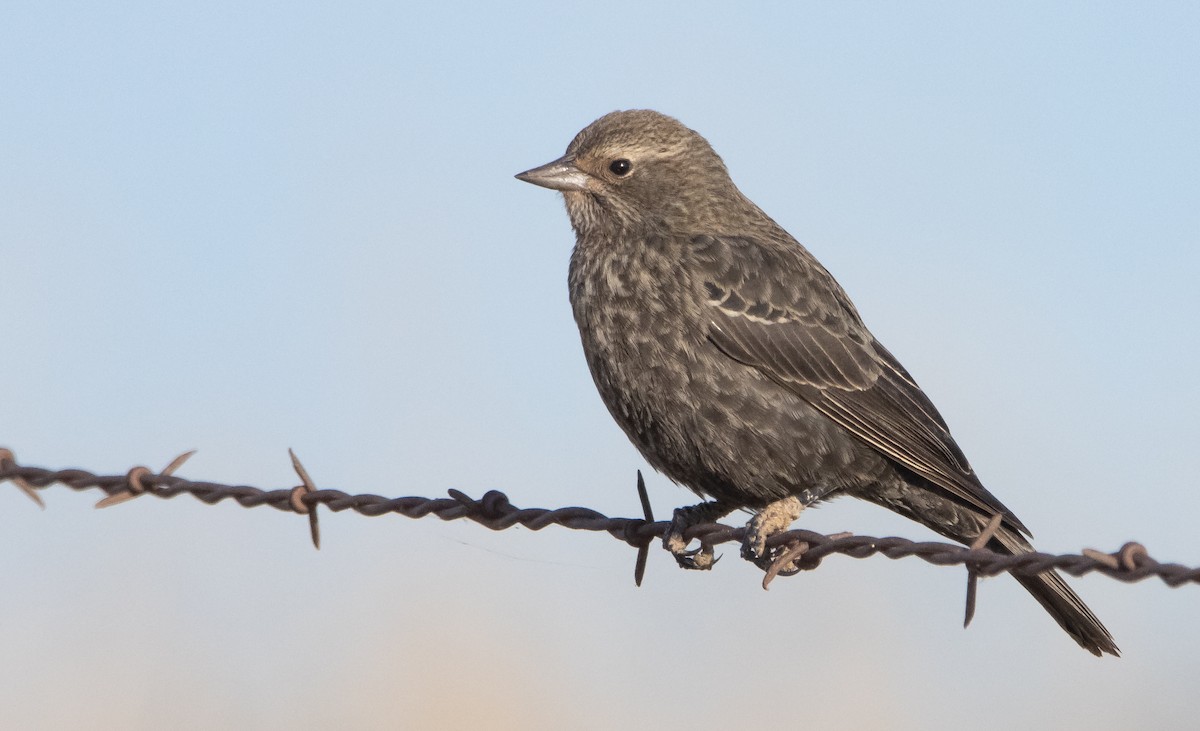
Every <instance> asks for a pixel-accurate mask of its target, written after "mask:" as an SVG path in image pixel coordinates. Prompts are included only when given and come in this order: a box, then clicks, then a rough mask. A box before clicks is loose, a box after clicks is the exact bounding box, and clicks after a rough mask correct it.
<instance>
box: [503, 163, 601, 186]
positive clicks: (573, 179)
mask: <svg viewBox="0 0 1200 731" xmlns="http://www.w3.org/2000/svg"><path fill="white" fill-rule="evenodd" d="M517 180H524V181H525V182H526V183H533V184H534V185H540V186H542V187H543V188H550V189H551V190H587V189H588V187H587V182H588V174H587V173H585V172H583V171H582V170H580V169H579V168H578V166H576V165H575V159H574V158H573V157H571V156H570V155H566V156H564V157H560V158H558V159H557V160H555V161H554V162H548V163H546V164H545V165H542V166H541V167H537V168H534V169H532V170H526V171H525V172H523V173H517Z"/></svg>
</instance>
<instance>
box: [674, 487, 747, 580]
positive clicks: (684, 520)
mask: <svg viewBox="0 0 1200 731" xmlns="http://www.w3.org/2000/svg"><path fill="white" fill-rule="evenodd" d="M729 510H730V509H729V508H727V507H726V506H725V505H724V504H722V503H720V502H716V501H714V502H711V503H700V504H699V505H692V506H690V507H686V508H676V509H675V513H674V515H672V517H671V526H670V527H669V528H667V532H666V533H665V534H664V535H663V547H664V548H666V549H667V550H668V551H670V552H671V554H672V555H673V556H675V562H676V563H678V564H679V566H680V568H685V569H697V570H700V571H707V570H708V569H711V568H712V567H713V564H715V563H716V562H717V559H716V558H714V556H713V547H712V546H711V545H709V544H707V543H704V542H703V541H701V543H700V547H699V548H693V549H691V550H688V542H689V541H688V539H687V537H686V536H685V535H684V533H686V532H687V530H688V528H691V527H692V526H694V525H699V524H700V523H711V522H713V521H714V520H717V519H719V518H720V517H721V516H723V515H725V514H726V513H728V512H729Z"/></svg>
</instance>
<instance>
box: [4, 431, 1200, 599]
mask: <svg viewBox="0 0 1200 731" xmlns="http://www.w3.org/2000/svg"><path fill="white" fill-rule="evenodd" d="M289 454H291V453H290V451H289ZM191 455H192V452H188V453H185V454H183V455H180V456H179V457H177V458H175V459H174V460H172V461H171V463H170V464H169V465H168V466H167V467H166V468H164V469H163V471H162V472H159V473H154V472H152V471H151V470H150V469H149V468H146V467H134V468H133V469H131V470H129V471H128V472H127V473H125V474H123V475H106V476H105V475H96V474H93V473H91V472H88V471H86V470H81V469H64V470H50V469H46V468H43V467H27V466H24V465H21V464H19V463H18V462H17V461H16V458H15V457H14V455H13V453H12V452H11V451H10V450H8V449H4V448H2V447H0V483H2V482H5V481H9V482H12V483H13V484H14V485H16V487H18V488H19V489H20V490H21V491H22V492H24V493H25V494H26V495H28V496H29V497H30V498H31V499H32V500H33V501H34V502H36V503H37V504H38V505H42V504H43V503H42V500H41V498H40V496H39V495H38V490H42V489H45V488H46V487H48V486H50V485H54V484H60V485H65V486H66V487H69V488H71V489H73V490H78V491H82V490H100V491H101V492H104V493H105V494H106V495H105V497H104V498H102V499H101V500H100V501H99V502H98V503H97V505H96V507H107V506H111V505H115V504H118V503H121V502H125V501H127V500H130V499H133V498H135V497H138V496H140V495H143V494H145V495H153V496H155V497H158V498H163V499H169V498H173V497H176V496H177V495H183V494H187V495H191V496H192V497H194V498H195V499H197V500H199V501H201V502H203V503H207V504H209V505H215V504H216V503H219V502H222V501H225V500H233V501H234V502H236V503H237V504H239V505H241V506H242V507H245V508H252V507H257V506H260V505H269V506H271V507H273V508H275V509H276V510H282V511H285V512H290V513H297V514H300V515H307V516H308V521H309V529H310V532H311V536H312V540H313V544H314V545H316V546H317V547H318V548H319V547H320V546H319V533H318V524H317V507H318V506H324V507H326V508H328V509H329V510H332V511H333V512H341V511H343V510H352V511H354V512H356V513H359V514H361V515H366V516H377V515H386V514H390V513H395V514H398V515H403V516H405V517H408V518H423V517H425V516H428V515H434V516H437V517H438V518H441V519H442V520H459V519H466V520H471V521H474V522H476V523H479V524H480V525H483V526H486V527H488V528H491V529H492V530H504V529H506V528H511V527H513V526H515V525H522V526H525V527H526V528H529V529H531V530H535V531H536V530H541V529H542V528H545V527H546V526H548V525H559V526H562V527H564V528H569V529H572V530H586V531H596V532H606V533H608V534H609V535H611V536H613V537H614V538H617V539H619V540H622V541H624V542H626V543H628V544H629V545H631V546H634V547H635V548H637V549H638V558H637V562H636V565H635V569H634V577H635V580H636V581H637V583H638V584H639V585H640V584H641V581H642V576H643V572H644V571H645V566H646V557H647V554H648V552H649V548H650V546H651V544H652V543H653V542H654V541H655V539H659V538H661V537H662V536H663V534H664V533H665V532H666V531H667V529H668V527H669V526H670V523H669V522H666V521H655V520H654V516H653V514H652V513H651V511H650V502H649V499H648V498H647V496H646V489H645V484H644V482H643V481H642V476H641V473H640V472H639V473H638V494H639V497H640V498H641V502H642V509H643V512H644V517H642V518H610V517H608V516H606V515H603V514H601V513H599V512H597V511H595V510H591V509H590V508H579V507H570V508H557V509H546V508H518V507H516V506H514V505H512V504H511V503H510V502H509V501H508V496H506V495H505V494H504V493H502V492H498V491H496V490H490V491H488V492H487V493H485V494H484V495H483V497H482V498H480V499H478V500H476V499H474V498H471V497H469V496H468V495H466V494H464V493H462V492H460V491H458V490H449V491H448V492H449V497H444V498H427V497H398V498H387V497H382V496H380V495H370V494H361V495H351V494H348V493H345V492H342V491H341V490H322V489H319V488H317V486H316V484H315V483H314V482H313V480H312V479H311V477H309V475H308V473H307V471H305V469H304V467H303V465H301V464H300V461H299V459H297V458H296V456H295V454H291V457H292V465H293V468H294V469H295V470H296V473H297V474H298V475H299V476H300V479H301V483H302V484H301V485H299V486H297V487H294V488H286V489H276V490H263V489H260V488H257V487H250V486H248V485H223V484H218V483H213V482H198V481H193V480H186V479H184V478H182V477H177V476H175V475H174V474H173V473H174V472H175V470H177V469H178V468H179V467H180V466H181V465H182V464H183V462H184V461H185V460H186V459H187V458H188V457H190V456H191ZM993 523H994V524H995V525H998V524H996V523H995V521H993ZM995 525H993V526H991V530H994V529H995ZM744 532H745V529H744V528H735V527H733V526H729V525H724V524H722V523H705V524H701V525H695V526H692V527H691V528H689V529H688V530H687V532H686V533H685V537H686V538H688V539H689V540H698V541H700V543H701V545H702V546H703V547H705V548H706V549H707V548H711V547H712V546H715V545H718V544H721V543H727V542H731V541H734V542H741V540H742V537H743V535H744ZM987 535H988V532H987V531H985V533H984V535H983V536H981V540H978V541H975V543H974V544H973V545H972V546H970V547H964V546H959V545H955V544H951V543H941V542H935V541H910V540H908V539H906V538H896V537H889V538H872V537H870V536H856V535H852V534H849V533H839V534H836V535H828V536H827V535H822V534H820V533H815V532H813V531H808V530H802V529H793V530H789V531H784V532H782V533H778V534H776V535H774V536H772V537H771V538H770V539H769V540H768V541H767V545H768V547H770V548H772V549H774V553H773V554H772V555H773V557H774V561H773V562H772V563H771V564H770V565H768V566H766V567H765V568H766V576H765V577H764V579H763V588H766V587H767V585H768V584H769V583H770V582H771V580H772V579H774V578H775V577H776V576H777V575H791V574H794V573H796V572H798V571H801V570H810V569H814V568H816V567H817V566H818V565H819V564H820V562H821V560H822V559H823V558H824V557H826V556H828V555H830V554H835V553H836V554H843V555H846V556H851V557H853V558H867V557H869V556H874V555H876V554H883V555H884V556H887V557H888V558H891V559H897V558H906V557H909V556H915V557H917V558H920V559H922V560H924V561H927V562H928V563H932V564H935V565H938V566H966V567H967V569H968V577H969V580H968V598H967V621H968V622H969V621H970V616H971V613H972V609H973V605H974V601H973V599H974V593H975V592H974V591H973V589H974V582H975V577H977V576H995V575H997V574H1001V573H1012V574H1021V575H1032V574H1038V573H1042V572H1045V571H1050V570H1054V569H1057V570H1060V571H1065V572H1066V573H1068V574H1071V575H1073V576H1082V575H1084V574H1088V573H1093V572H1094V573H1100V574H1104V575H1105V576H1109V577H1111V578H1114V579H1118V580H1120V581H1126V582H1135V581H1141V580H1142V579H1145V578H1147V577H1150V576H1157V577H1158V578H1159V579H1161V580H1162V581H1163V583H1165V584H1166V585H1167V586H1172V587H1176V586H1181V585H1183V584H1200V567H1198V568H1192V567H1188V566H1183V565H1180V564H1176V563H1160V562H1159V561H1156V560H1155V559H1153V558H1151V556H1150V555H1149V553H1148V552H1147V550H1146V548H1145V547H1144V546H1142V545H1141V544H1140V543H1133V542H1130V543H1126V544H1125V545H1124V546H1122V547H1121V548H1119V549H1118V550H1116V551H1114V552H1112V553H1104V552H1101V551H1096V550H1092V549H1084V550H1083V551H1082V552H1081V553H1079V554H1063V555H1053V554H1047V553H1037V552H1034V553H1024V554H1021V555H1017V556H1009V555H1005V554H1000V553H995V552H993V551H990V550H988V549H986V548H983V547H982V546H983V545H984V544H985V543H986V539H987Z"/></svg>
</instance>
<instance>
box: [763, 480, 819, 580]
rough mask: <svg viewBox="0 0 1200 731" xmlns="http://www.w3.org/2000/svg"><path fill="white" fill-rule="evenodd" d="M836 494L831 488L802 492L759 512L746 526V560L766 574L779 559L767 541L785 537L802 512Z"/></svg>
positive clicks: (789, 568)
mask: <svg viewBox="0 0 1200 731" xmlns="http://www.w3.org/2000/svg"><path fill="white" fill-rule="evenodd" d="M831 492H833V489H832V488H830V487H820V488H814V489H807V490H801V491H800V492H799V493H797V494H795V495H789V496H787V497H785V498H783V499H782V500H776V501H775V502H773V503H770V504H768V505H767V506H766V507H765V508H763V509H762V510H760V511H758V513H757V514H755V516H754V517H753V518H751V519H750V520H749V522H747V523H746V536H745V538H744V539H743V540H742V558H744V559H746V560H747V561H752V562H754V563H755V564H757V565H758V566H760V567H761V568H763V569H764V570H765V569H767V568H770V566H771V564H772V563H773V562H774V560H775V558H776V556H775V555H773V553H777V552H772V551H768V550H767V539H768V538H770V537H771V536H773V535H775V534H776V533H782V532H783V531H785V530H787V529H788V528H789V527H791V525H792V523H793V522H795V520H796V519H797V518H799V517H800V512H801V511H803V510H804V509H805V508H807V507H808V506H809V505H812V504H813V503H815V502H818V501H820V500H821V499H823V498H825V497H828V496H829V494H830V493H831ZM793 568H794V566H793V567H786V566H785V567H784V568H783V571H784V572H785V573H786V572H790V571H791V570H792V569H793Z"/></svg>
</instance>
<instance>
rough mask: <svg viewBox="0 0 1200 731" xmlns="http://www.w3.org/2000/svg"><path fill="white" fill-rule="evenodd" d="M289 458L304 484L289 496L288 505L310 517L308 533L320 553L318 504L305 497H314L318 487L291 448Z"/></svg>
mask: <svg viewBox="0 0 1200 731" xmlns="http://www.w3.org/2000/svg"><path fill="white" fill-rule="evenodd" d="M288 456H289V457H291V458H292V469H294V470H296V474H297V475H299V476H300V482H302V483H304V484H302V485H297V486H296V487H293V488H292V493H291V495H289V496H288V504H289V505H291V506H292V510H295V511H296V512H297V513H300V514H301V515H307V516H308V533H309V535H310V536H311V537H312V544H313V548H315V549H317V550H318V551H320V550H321V526H320V525H319V524H318V523H317V504H316V503H313V504H312V505H309V504H308V503H307V502H305V501H304V498H305V496H307V495H312V494H313V493H314V492H316V491H317V485H316V483H315V482H313V480H312V478H311V477H309V476H308V470H306V469H304V465H302V464H300V458H299V457H297V456H296V453H295V452H293V451H292V449H291V447H288Z"/></svg>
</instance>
